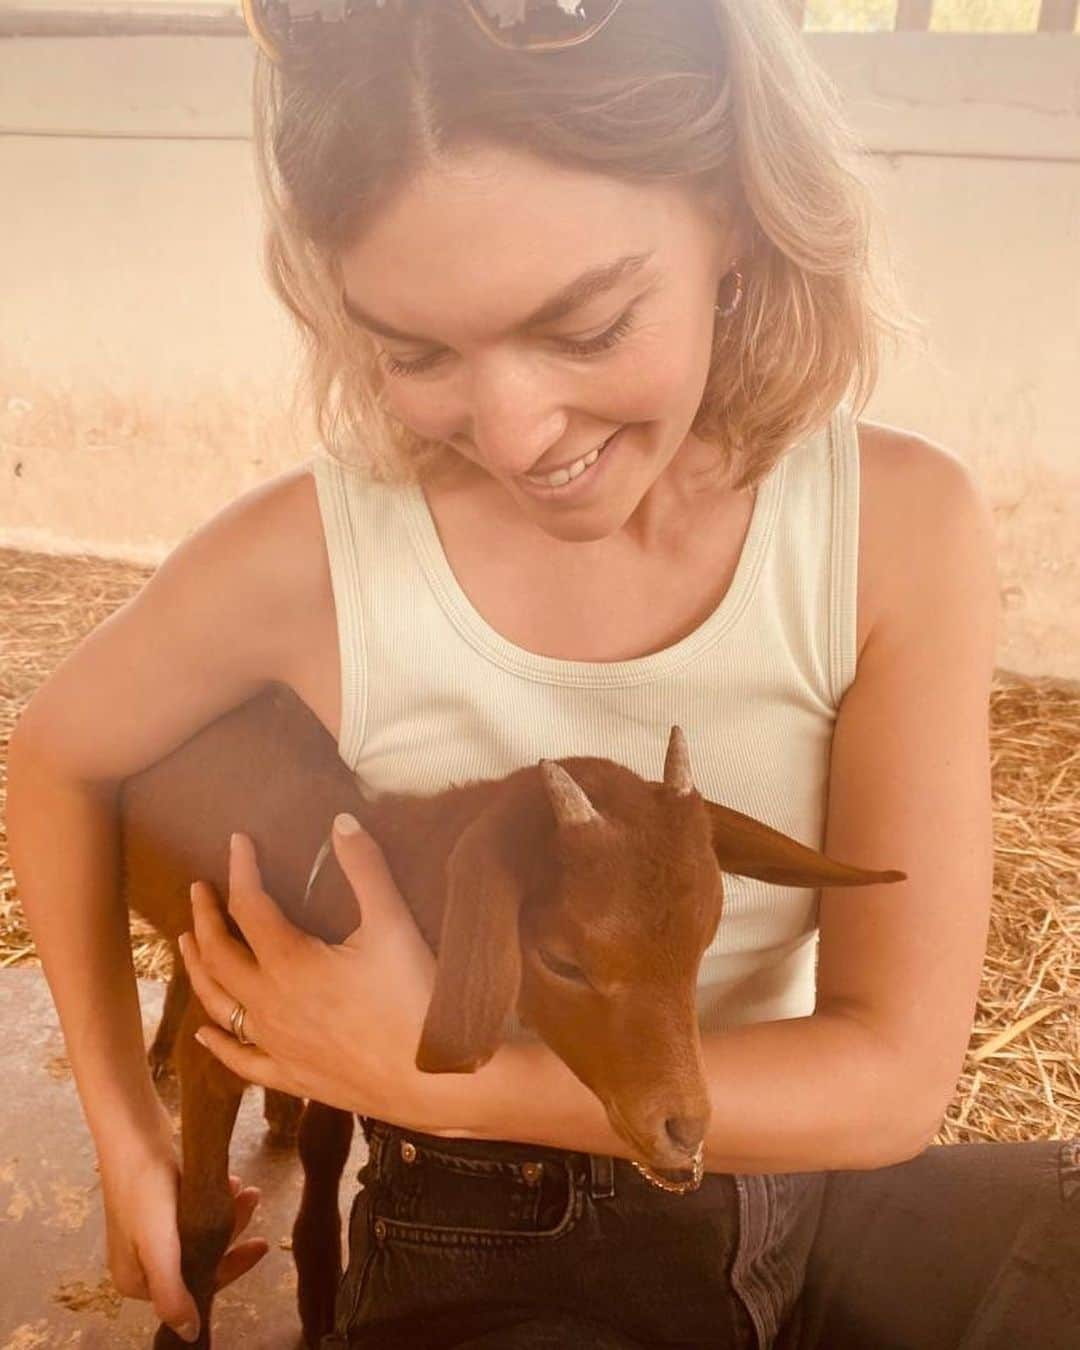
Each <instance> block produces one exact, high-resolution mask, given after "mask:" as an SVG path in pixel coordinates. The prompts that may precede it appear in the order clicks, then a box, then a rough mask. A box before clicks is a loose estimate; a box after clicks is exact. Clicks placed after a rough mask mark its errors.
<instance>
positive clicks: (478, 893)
mask: <svg viewBox="0 0 1080 1350" xmlns="http://www.w3.org/2000/svg"><path fill="white" fill-rule="evenodd" d="M341 811H350V812H352V814H353V815H355V816H356V817H357V819H359V820H360V822H361V824H362V825H363V826H364V828H365V829H366V830H368V831H369V832H370V833H371V834H372V836H373V837H374V838H375V840H376V841H377V843H378V844H379V846H380V848H381V849H382V851H383V854H384V856H385V858H386V860H387V863H388V865H389V867H390V870H391V872H392V874H393V876H394V879H395V882H396V883H397V885H398V887H399V889H400V891H401V893H402V895H403V897H404V899H405V901H406V902H407V904H408V905H409V907H410V910H411V912H412V914H413V916H414V918H415V920H416V923H417V926H418V927H419V929H420V931H421V932H422V934H423V936H424V938H425V940H426V941H427V942H428V944H429V946H430V947H431V948H432V951H433V952H434V953H435V955H436V957H437V962H436V976H435V986H434V990H433V993H432V998H431V1003H430V1005H429V1008H428V1013H427V1016H426V1019H425V1022H424V1027H423V1031H422V1034H421V1038H420V1043H419V1045H418V1047H417V1054H416V1065H417V1067H418V1068H419V1069H422V1070H425V1071H427V1072H431V1073H446V1072H455V1073H461V1072H472V1071H475V1070H476V1069H477V1068H479V1067H480V1066H482V1065H483V1064H485V1063H486V1062H487V1061H488V1060H489V1059H490V1058H491V1056H492V1055H493V1054H494V1053H495V1051H496V1049H497V1048H498V1045H499V1043H500V1040H501V1037H502V1034H503V1031H504V1027H505V1023H506V1019H507V1016H508V1014H509V1013H510V1012H511V1011H514V1010H515V1009H516V1011H517V1013H518V1015H519V1017H520V1018H521V1020H522V1021H523V1023H525V1024H526V1025H529V1026H531V1027H532V1028H533V1029H534V1030H535V1032H536V1034H537V1035H538V1036H540V1037H541V1039H543V1040H544V1041H545V1042H546V1043H547V1044H548V1045H549V1046H550V1047H551V1048H552V1050H553V1051H554V1052H555V1053H556V1054H558V1055H559V1056H560V1057H561V1058H562V1059H563V1060H564V1061H565V1062H566V1063H567V1065H568V1066H569V1067H570V1068H571V1069H572V1070H573V1072H574V1073H575V1074H576V1075H577V1076H578V1077H579V1078H580V1079H581V1080H582V1081H583V1082H584V1083H585V1084H586V1085H587V1086H588V1087H589V1088H590V1089H591V1090H592V1091H593V1092H595V1093H596V1095H597V1096H598V1097H599V1098H600V1100H601V1101H602V1102H603V1103H604V1105H605V1107H606V1108H607V1110H608V1113H609V1118H610V1119H611V1122H612V1126H613V1128H615V1129H616V1130H617V1131H618V1132H619V1133H620V1135H622V1137H624V1138H625V1139H626V1140H627V1142H628V1144H630V1146H631V1147H632V1148H633V1150H634V1155H635V1156H636V1157H637V1158H639V1159H640V1160H641V1161H642V1162H643V1163H644V1164H645V1165H647V1166H649V1167H652V1168H655V1169H657V1170H659V1171H661V1172H664V1173H667V1174H668V1175H673V1174H674V1175H682V1174H684V1173H685V1169H686V1168H687V1166H688V1162H689V1161H690V1160H691V1159H692V1157H693V1155H694V1153H695V1151H696V1150H697V1149H698V1148H699V1147H700V1145H701V1142H702V1140H703V1138H704V1134H705V1129H706V1126H707V1124H708V1119H709V1097H708V1090H707V1084H706V1080H705V1075H704V1066H703V1063H702V1057H701V1045H700V1036H699V1031H698V1025H697V1015H696V997H695V995H696V981H697V972H698V967H699V965H700V961H701V956H702V953H703V952H704V950H705V948H706V947H707V946H708V944H709V943H710V942H711V941H712V939H713V937H714V935H715V932H716V927H717V924H718V923H719V921H720V914H721V908H722V898H723V890H722V883H721V873H722V872H728V873H730V874H738V875H743V876H752V877H758V878H760V879H763V880H765V881H768V882H772V883H774V884H777V885H789V886H791V885H794V886H820V885H832V886H840V885H867V884H870V883H873V882H883V881H897V880H901V879H903V877H904V873H902V872H895V871H889V872H879V871H867V870H864V869H862V868H857V867H850V866H847V865H845V864H842V863H837V862H833V861H832V860H830V859H828V858H826V857H825V856H824V855H823V854H821V853H818V852H817V851H815V850H814V849H811V848H808V847H807V846H805V845H803V844H801V843H799V842H798V841H796V840H793V839H790V838H788V836H786V835H784V834H781V833H780V832H779V831H776V830H773V829H771V828H770V827H769V826H767V825H764V824H762V823H761V822H759V821H756V820H754V819H753V818H752V817H749V816H745V815H743V814H741V813H740V812H737V811H732V810H730V809H728V808H726V807H723V806H720V805H718V804H716V803H714V802H709V801H707V800H705V799H704V798H702V797H701V796H700V794H699V793H698V792H697V791H696V790H695V789H694V787H693V784H692V781H691V777H690V767H689V759H688V754H687V749H686V744H685V740H684V739H683V737H682V733H681V732H680V731H679V729H678V728H677V727H673V728H672V731H671V738H670V741H669V745H668V751H667V757H666V760H665V765H664V781H663V782H662V783H655V782H649V781H646V780H644V779H642V778H640V777H639V776H638V775H637V774H635V773H632V772H631V771H630V770H629V769H626V768H625V767H623V766H621V765H618V764H615V763H613V762H612V761H610V760H605V759H599V758H595V757H574V758H567V759H563V760H560V761H558V762H555V761H551V760H541V761H540V763H539V764H538V765H528V766H525V767H523V768H520V769H517V770H515V771H514V772H513V773H511V774H509V775H507V776H506V777H505V778H503V779H498V780H490V781H478V782H472V783H467V784H464V785H461V786H453V787H451V788H449V789H448V790H446V791H444V792H442V793H439V794H437V795H434V796H423V795H420V794H413V793H409V794H405V793H394V794H386V795H384V796H382V797H379V798H377V799H375V800H369V799H367V798H365V796H364V795H363V794H362V793H361V791H360V788H359V786H358V785H357V782H356V779H355V777H354V775H353V773H352V772H351V771H350V770H349V768H348V767H347V766H346V765H345V764H344V763H343V761H342V760H341V758H340V756H339V754H338V751H337V747H336V745H335V744H334V740H333V737H332V736H331V735H330V734H329V733H328V732H327V731H326V729H325V727H323V725H322V724H321V723H320V722H319V720H318V719H317V718H316V717H315V715H314V714H313V713H312V712H311V711H310V709H308V708H307V707H306V706H305V704H304V703H303V702H302V701H301V700H300V699H299V698H298V697H297V696H296V695H295V694H294V693H293V692H292V691H291V690H290V689H288V688H287V687H286V686H283V685H277V684H271V685H268V686H267V687H266V688H265V689H264V690H263V691H262V692H261V693H260V694H258V695H257V696H255V697H254V698H252V699H251V700H250V701H249V702H247V703H245V704H243V705H241V706H239V707H237V708H235V709H232V710H231V711H230V712H228V713H226V714H224V715H223V716H222V717H220V718H218V719H217V720H216V721H215V722H213V723H212V724H211V725H210V726H208V727H206V728H204V729H203V730H202V731H200V732H199V733H197V734H196V735H195V736H193V737H192V738H191V739H190V740H189V741H187V742H186V743H185V744H184V745H182V746H180V747H179V748H177V749H176V750H175V751H173V752H172V753H171V754H170V755H168V756H167V757H166V758H165V759H163V760H161V761H160V762H159V763H157V764H155V765H153V766H152V767H151V768H149V769H146V770H144V771H143V772H142V773H140V774H138V775H136V776H134V777H132V778H129V779H127V780H126V781H125V783H124V784H123V785H122V788H121V792H120V799H119V815H120V829H121V847H122V877H123V883H124V898H125V900H126V902H127V903H128V904H129V906H130V907H131V908H132V909H134V910H135V911H136V912H138V913H139V914H141V915H142V916H143V917H144V918H146V919H147V920H148V921H149V922H150V923H152V924H153V925H154V926H155V927H156V928H157V929H158V931H159V932H161V933H162V934H164V935H165V936H167V937H168V938H170V939H171V940H172V943H173V945H174V969H175V971H176V975H175V976H174V982H173V984H172V985H171V986H170V990H169V992H168V995H167V998H166V1004H165V1009H164V1014H163V1018H162V1024H161V1027H160V1028H159V1032H158V1035H157V1037H156V1039H155V1042H154V1045H153V1047H152V1048H151V1051H150V1060H151V1064H152V1065H153V1066H154V1069H155V1073H157V1072H160V1069H161V1066H162V1065H163V1063H164V1061H165V1059H166V1058H167V1057H168V1056H169V1055H170V1053H171V1055H172V1058H173V1060H174V1062H175V1064H176V1067H177V1071H178V1075H179V1080H180V1098H181V1131H182V1139H181V1146H182V1175H181V1182H180V1195H179V1206H178V1223H179V1229H180V1240H181V1251H182V1263H181V1264H182V1272H183V1276H184V1280H185V1282H186V1284H187V1286H188V1288H189V1289H190V1290H191V1293H192V1295H193V1297H194V1299H195V1302H196V1305H197V1306H198V1309H199V1315H200V1322H201V1332H200V1339H199V1341H198V1345H199V1346H200V1347H203V1350H206V1348H207V1347H209V1345H210V1309H211V1304H212V1301H213V1294H214V1274H215V1271H216V1268H217V1265H218V1262H219V1261H220V1259H221V1257H222V1255H223V1254H224V1252H225V1249H226V1246H227V1243H228V1240H229V1236H230V1232H231V1226H232V1221H233V1201H232V1197H231V1194H230V1191H229V1185H228V1150H229V1140H230V1137H231V1134H232V1129H233V1125H234V1122H235V1119H236V1112H237V1109H238V1107H239V1103H240V1097H241V1094H242V1092H243V1090H244V1087H245V1084H244V1083H243V1081H242V1080H241V1079H239V1078H238V1077H237V1076H236V1075H235V1074H233V1073H232V1071H231V1070H229V1069H227V1068H226V1067H225V1066H224V1065H223V1064H222V1063H221V1062H220V1061H219V1060H217V1059H216V1058H215V1057H214V1056H213V1055H212V1054H210V1052H209V1051H207V1050H205V1049H203V1047H202V1046H200V1045H199V1044H198V1042H196V1041H195V1040H194V1032H195V1030H196V1029H197V1028H198V1026H200V1025H201V1024H202V1023H203V1022H205V1021H206V1020H208V1019H207V1016H206V1014H205V1012H204V1010H203V1009H202V1007H201V1005H200V1004H199V1002H198V1000H197V998H195V997H194V995H193V994H192V992H191V988H190V984H189V983H188V982H187V979H186V976H184V974H183V963H182V962H181V961H180V960H179V959H178V958H176V957H175V942H176V938H177V937H178V935H179V934H180V933H182V932H184V931H185V930H189V929H190V928H191V927H192V914H191V903H190V895H189V888H190V886H191V883H192V882H193V881H196V880H204V881H208V882H209V883H210V884H211V885H213V887H214V889H215V890H216V892H217V894H218V895H219V896H220V897H226V896H227V895H228V839H229V836H230V834H231V833H232V832H233V831H242V832H243V833H246V834H248V835H249V836H250V837H251V839H252V840H253V842H254V844H255V847H256V851H257V857H258V862H259V869H260V873H261V876H262V881H263V886H264V889H265V890H266V892H267V893H268V894H269V895H271V896H273V898H274V899H275V901H276V902H277V903H278V905H279V906H280V907H281V909H282V910H283V912H284V913H285V914H286V915H287V916H288V917H289V919H290V920H291V921H292V922H293V923H294V924H296V925H297V926H298V927H300V928H303V929H304V930H305V931H307V932H309V933H313V934H315V935H316V936H318V937H320V938H322V939H323V940H325V941H328V942H340V941H342V940H343V939H344V938H345V937H346V936H347V935H348V934H349V933H350V932H352V931H353V930H354V929H355V928H356V927H357V926H358V923H359V902H358V901H357V899H356V897H355V896H354V895H353V892H352V889H351V887H350V886H349V884H348V883H347V881H346V879H345V877H344V874H343V873H342V871H341V868H340V867H339V865H338V863H337V860H336V857H335V856H334V854H333V852H332V851H331V852H330V853H328V854H327V855H326V857H325V861H324V862H323V864H322V866H321V867H320V868H319V870H318V872H317V874H316V876H315V877H314V879H313V880H312V881H311V884H310V887H309V877H310V872H311V867H312V861H313V859H314V858H315V857H316V854H317V853H318V852H319V849H320V847H321V846H322V845H323V843H324V841H326V839H327V837H328V835H329V831H330V827H331V822H332V820H333V818H334V816H335V815H337V814H338V812H341ZM305 897H306V898H305ZM226 920H227V922H228V925H229V929H230V931H231V932H232V933H233V934H234V935H235V936H236V937H237V938H239V939H240V940H241V941H242V940H243V935H242V934H241V933H240V931H239V929H238V928H237V926H236V924H235V923H234V922H233V921H232V919H231V918H229V917H228V916H227V915H226ZM553 965H554V968H553ZM643 1063H647V1064H649V1065H650V1066H657V1067H656V1069H655V1071H650V1074H649V1077H648V1082H647V1083H646V1082H644V1081H643V1078H642V1075H641V1072H640V1065H641V1064H643ZM301 1108H302V1104H301V1103H299V1102H297V1101H296V1100H295V1099H293V1098H289V1097H286V1096H284V1095H283V1094H281V1093H272V1092H269V1091H267V1093H266V1116H267V1120H268V1121H269V1122H270V1125H271V1129H272V1131H274V1132H276V1134H277V1135H278V1137H280V1138H284V1139H288V1138H290V1137H292V1135H293V1134H295V1133H296V1131H297V1128H299V1143H300V1153H301V1159H302V1163H303V1167H304V1193H303V1199H302V1201H301V1206H300V1210H299V1213H298V1216H297V1220H296V1225H295V1227H294V1230H293V1254H294V1258H295V1261H296V1267H297V1275H298V1289H299V1304H300V1316H301V1321H302V1324H303V1328H304V1333H305V1336H306V1339H307V1343H308V1345H309V1346H312V1347H314V1346H316V1345H318V1344H319V1340H320V1338H321V1336H322V1335H323V1334H325V1333H326V1332H327V1331H329V1330H330V1329H331V1324H332V1320H333V1306H334V1295H335V1291H336V1288H337V1283H338V1280H339V1279H340V1276H341V1232H340V1217H339V1213H338V1187H339V1181H340V1176H341V1172H342V1169H343V1168H344V1165H345V1161H346V1158H347V1156H348V1151H349V1146H350V1141H351V1137H352V1128H353V1119H352V1116H351V1115H350V1114H349V1113H347V1112H344V1111H340V1110H336V1109H333V1108H330V1107H327V1106H325V1105H323V1104H320V1103H317V1102H310V1103H308V1104H307V1106H306V1108H304V1110H303V1117H302V1119H301V1117H300V1112H301ZM185 1344H186V1342H183V1341H181V1340H180V1338H179V1337H178V1336H177V1335H176V1334H175V1333H174V1332H173V1331H172V1330H171V1329H170V1328H169V1327H167V1326H165V1325H162V1326H161V1327H160V1328H159V1329H158V1332H157V1335H156V1337H155V1340H154V1346H155V1350H163V1348H164V1347H171V1348H172V1350H178V1348H179V1347H180V1346H183V1345H185Z"/></svg>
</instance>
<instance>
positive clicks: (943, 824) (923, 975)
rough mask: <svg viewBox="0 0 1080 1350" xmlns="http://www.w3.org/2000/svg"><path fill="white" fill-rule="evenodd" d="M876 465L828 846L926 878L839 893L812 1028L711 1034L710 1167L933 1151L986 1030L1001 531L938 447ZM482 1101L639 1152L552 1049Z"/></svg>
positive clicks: (540, 1125) (515, 1132) (517, 1066)
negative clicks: (979, 1014)
mask: <svg viewBox="0 0 1080 1350" xmlns="http://www.w3.org/2000/svg"><path fill="white" fill-rule="evenodd" d="M861 465H862V477H861V481H862V486H863V493H862V497H863V512H862V525H863V528H864V530H866V529H868V528H873V530H874V531H875V536H874V538H873V539H872V540H867V541H865V546H864V547H862V548H861V549H860V565H861V567H862V568H863V570H864V571H865V572H866V573H869V572H870V571H871V569H873V571H874V586H873V591H874V594H875V596H876V598H877V603H876V604H875V608H874V616H875V621H874V623H873V626H872V628H871V630H870V632H869V635H868V637H867V639H866V642H865V646H864V649H863V651H862V653H861V654H860V659H859V663H858V673H857V676H856V679H855V680H854V682H853V684H852V686H851V688H850V689H849V690H848V691H847V694H846V695H845V697H844V699H843V702H842V704H841V707H840V710H839V713H838V716H837V721H836V726H835V729H834V735H833V743H832V758H831V763H830V777H829V803H828V816H827V824H826V831H825V838H824V842H823V844H822V847H823V849H824V851H825V852H826V853H827V854H829V855H830V856H832V857H837V858H844V859H846V860H851V861H854V862H860V863H863V864H864V865H867V866H871V865H882V866H884V865H885V864H886V863H887V864H888V865H890V866H895V867H898V868H901V869H903V870H904V871H905V872H906V873H907V874H908V879H907V880H906V881H904V882H900V883H894V884H889V885H878V886H863V887H859V888H857V889H854V888H852V889H848V888H843V887H839V888H836V887H833V888H830V887H823V888H822V891H821V903H820V909H819V923H820V946H819V959H818V970H817V1004H816V1010H815V1013H814V1015H813V1016H810V1017H802V1018H794V1019H790V1020H786V1021H780V1022H765V1023H756V1024H752V1025H748V1026H741V1027H738V1028H733V1029H730V1030H726V1031H722V1032H716V1033H712V1034H708V1035H705V1036H703V1038H702V1042H703V1051H704V1057H705V1067H706V1076H707V1080H708V1082H709V1085H710V1095H711V1100H712V1120H711V1123H710V1126H709V1130H708V1134H707V1138H706V1146H705V1167H706V1170H722V1171H755V1170H758V1171H769V1172H772V1171H799V1170H816V1169H822V1168H834V1169H839V1168H866V1167H876V1166H885V1165H887V1164H889V1163H893V1162H899V1161H901V1160H903V1159H905V1158H910V1157H912V1156H914V1155H915V1154H916V1153H918V1152H920V1151H921V1150H922V1148H923V1147H925V1146H926V1145H927V1144H928V1143H929V1142H930V1140H931V1139H932V1138H933V1136H934V1134H935V1133H936V1132H937V1130H938V1128H939V1127H940V1123H941V1119H942V1117H943V1115H944V1112H945V1110H946V1109H947V1106H948V1103H949V1100H950V1099H951V1097H952V1094H953V1092H954V1091H955V1087H956V1080H957V1076H958V1073H959V1071H960V1068H961V1067H962V1063H963V1057H964V1053H965V1050H966V1048H967V1044H968V1040H969V1037H970V1033H971V1026H972V1021H973V1016H974V1008H975V1000H976V996H977V993H978V986H979V979H980V975H981V971H982V963H983V957H984V953H985V942H986V931H987V924H988V918H989V910H990V899H991V879H992V837H991V823H992V803H991V793H990V753H989V696H990V685H991V680H992V676H993V662H994V647H995V638H996V625H997V608H998V599H997V572H996V565H995V560H994V547H993V524H992V517H991V515H990V511H989V509H988V506H987V504H986V503H985V501H984V500H983V498H982V496H981V494H980V493H979V491H978V489H977V487H976V486H975V484H974V483H973V481H972V479H971V477H970V475H969V473H968V472H967V470H966V469H965V468H964V466H963V465H962V464H961V463H960V462H959V461H958V460H956V459H955V458H953V457H952V456H950V455H948V454H946V453H945V452H943V451H941V450H938V449H936V448H935V447H933V446H931V445H929V444H927V443H926V442H924V441H921V440H919V439H918V438H915V437H911V436H907V435H905V434H903V433H894V434H892V435H891V436H887V437H883V438H878V437H875V438H874V441H873V448H872V450H871V449H870V447H869V445H864V446H863V452H862V457H861ZM462 1107H463V1109H464V1111H465V1112H466V1114H465V1115H464V1116H461V1115H459V1116H458V1117H457V1119H459V1120H462V1121H463V1122H464V1129H463V1132H464V1133H468V1134H473V1135H476V1136H478V1137H481V1138H508V1139H522V1140H529V1141H532V1142H537V1143H550V1144H554V1145H556V1146H558V1147H561V1148H568V1149H588V1150H589V1151H590V1152H605V1153H612V1154H616V1155H618V1156H622V1157H626V1156H628V1150H627V1148H626V1146H625V1145H624V1144H623V1143H622V1141H621V1139H619V1137H618V1136H617V1135H615V1133H614V1132H613V1131H612V1129H611V1127H610V1126H609V1125H608V1123H607V1119H606V1116H605V1114H604V1111H603V1108H602V1107H601V1106H600V1104H599V1102H598V1101H597V1100H596V1099H595V1098H594V1097H593V1096H592V1094H591V1093H590V1092H589V1091H588V1090H587V1089H586V1088H585V1087H584V1086H583V1085H582V1084H581V1083H580V1082H579V1081H578V1080H577V1079H576V1078H574V1077H573V1075H572V1074H571V1073H570V1071H569V1070H568V1069H566V1068H565V1066H564V1065H563V1064H562V1063H561V1062H560V1061H559V1060H557V1059H556V1058H555V1056H554V1055H553V1054H552V1053H551V1052H550V1051H548V1050H547V1049H546V1047H545V1046H543V1045H536V1044H533V1043H520V1042H519V1043H513V1044H511V1045H507V1046H504V1047H502V1048H501V1049H500V1051H499V1053H498V1054H497V1055H496V1056H495V1058H494V1059H493V1060H492V1061H491V1062H490V1063H489V1064H488V1065H487V1066H485V1068H483V1069H481V1070H480V1071H479V1073H478V1074H477V1075H476V1083H475V1085H474V1091H473V1093H472V1094H471V1097H470V1096H469V1090H468V1088H467V1087H464V1086H463V1088H462ZM470 1107H471V1108H472V1112H473V1115H472V1117H471V1118H470V1117H469V1116H468V1114H467V1113H468V1111H469V1109H470Z"/></svg>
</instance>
